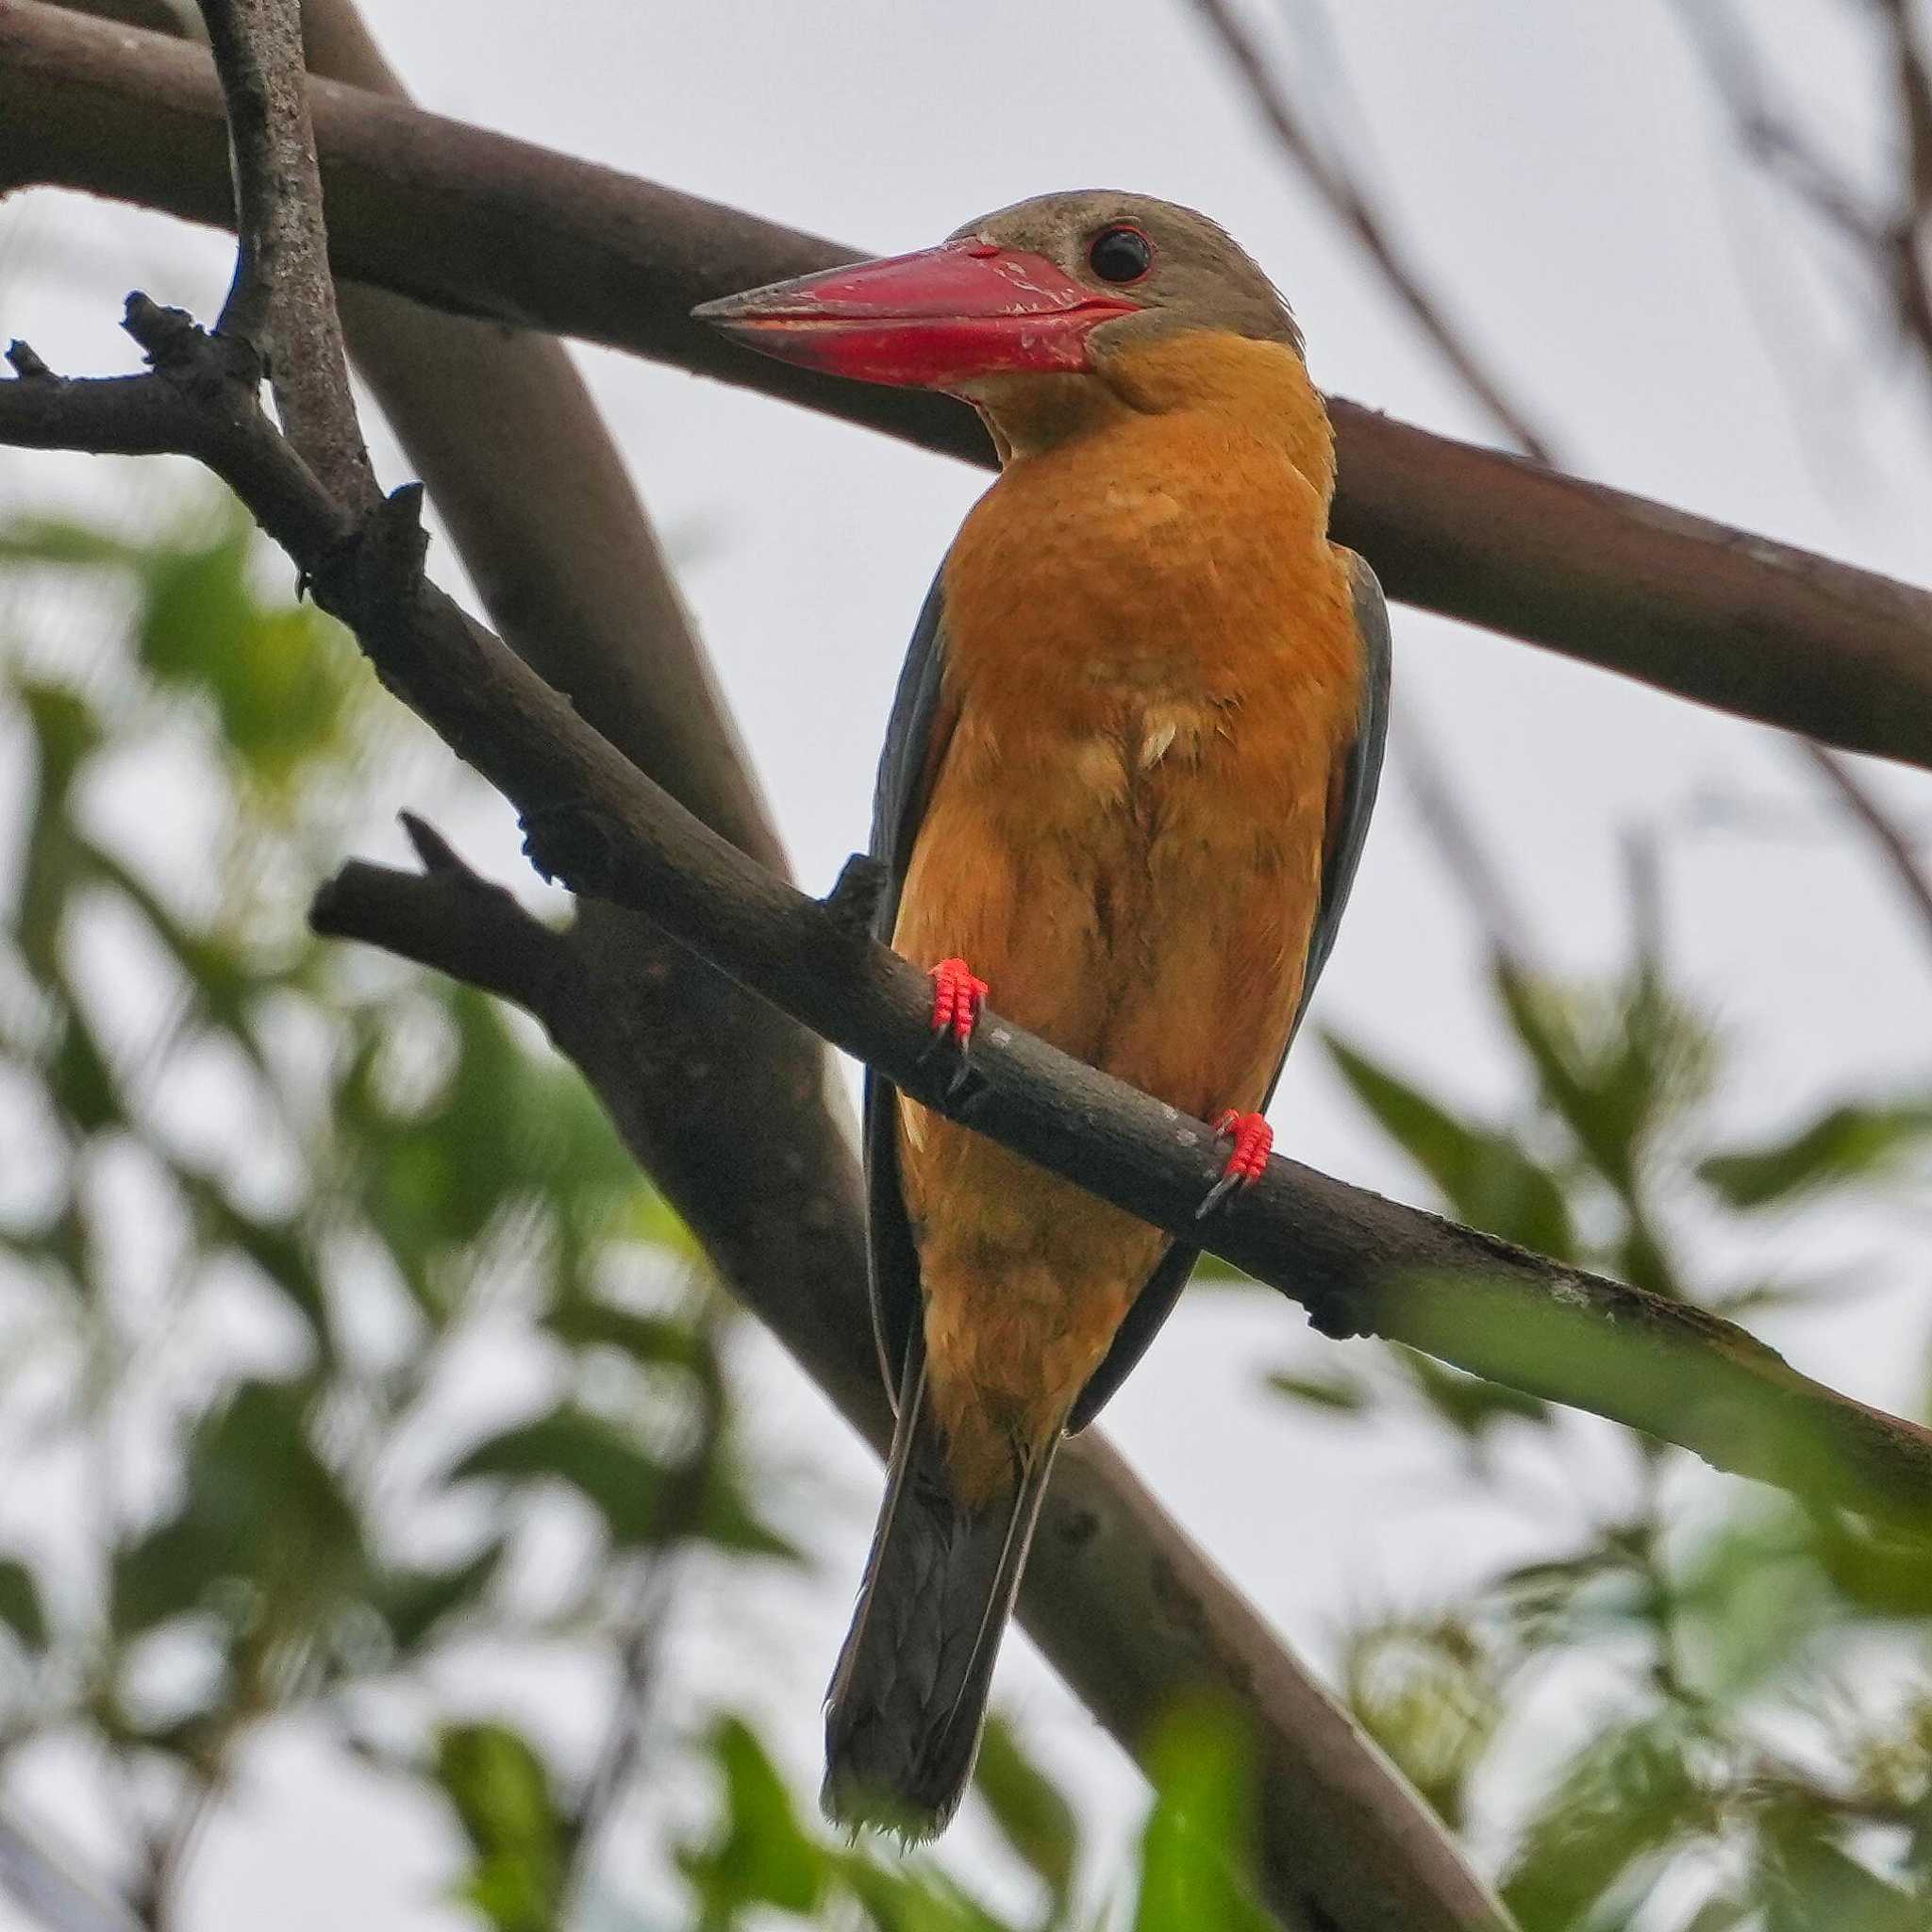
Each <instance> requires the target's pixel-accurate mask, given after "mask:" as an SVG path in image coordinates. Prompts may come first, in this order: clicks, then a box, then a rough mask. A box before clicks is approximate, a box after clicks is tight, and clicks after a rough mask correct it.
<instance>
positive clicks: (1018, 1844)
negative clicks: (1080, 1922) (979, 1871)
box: [973, 1713, 1080, 1916]
mask: <svg viewBox="0 0 1932 1932" xmlns="http://www.w3.org/2000/svg"><path fill="white" fill-rule="evenodd" d="M973 1781H974V1784H975V1785H976V1786H977V1787H978V1789H979V1795H980V1796H981V1797H982V1798H984V1799H985V1800H986V1804H987V1808H988V1809H989V1810H990V1811H991V1813H992V1821H993V1823H994V1824H996V1825H998V1826H999V1829H1000V1834H1001V1836H1002V1837H1003V1838H1005V1840H1006V1841H1007V1842H1008V1844H1009V1845H1010V1846H1012V1848H1013V1850H1014V1851H1015V1852H1016V1853H1017V1854H1018V1855H1019V1856H1020V1857H1021V1858H1022V1859H1024V1861H1025V1863H1026V1864H1027V1865H1029V1866H1030V1867H1031V1868H1032V1869H1033V1870H1034V1871H1035V1872H1036V1873H1038V1874H1039V1875H1040V1877H1041V1880H1042V1881H1043V1882H1044V1884H1045V1885H1046V1888H1047V1890H1049V1891H1050V1892H1051V1893H1052V1894H1053V1901H1054V1907H1055V1913H1056V1915H1057V1916H1058V1914H1059V1913H1061V1912H1063V1911H1064V1910H1065V1908H1066V1904H1067V1898H1068V1894H1069V1893H1070V1892H1071V1891H1072V1890H1073V1884H1074V1862H1075V1860H1076V1858H1077V1857H1078V1855H1079V1849H1080V1833H1079V1825H1078V1823H1077V1821H1076V1820H1075V1818H1074V1808H1073V1807H1072V1806H1071V1805H1069V1804H1068V1803H1067V1801H1066V1799H1065V1798H1064V1797H1063V1796H1061V1794H1060V1791H1059V1789H1058V1786H1057V1785H1055V1784H1054V1782H1053V1780H1052V1779H1051V1778H1049V1777H1048V1776H1047V1775H1046V1774H1045V1773H1044V1772H1043V1771H1041V1769H1040V1767H1039V1766H1038V1765H1037V1764H1035V1763H1034V1762H1033V1760H1032V1759H1031V1758H1030V1757H1027V1756H1026V1754H1025V1752H1024V1751H1023V1750H1022V1749H1021V1747H1020V1740H1019V1739H1018V1737H1017V1736H1016V1735H1015V1734H1014V1731H1013V1727H1012V1726H1011V1725H1010V1724H1008V1723H1007V1721H1006V1719H1005V1718H1003V1717H1001V1716H999V1715H998V1714H997V1713H995V1714H994V1715H993V1716H991V1717H990V1718H989V1719H988V1720H987V1724H986V1734H985V1736H984V1737H983V1738H982V1739H981V1740H980V1745H979V1762H978V1763H977V1765H976V1766H975V1767H974V1773H973Z"/></svg>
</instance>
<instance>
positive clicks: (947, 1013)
mask: <svg viewBox="0 0 1932 1932" xmlns="http://www.w3.org/2000/svg"><path fill="white" fill-rule="evenodd" d="M928 976H929V977H930V979H931V980H932V1044H931V1045H930V1046H928V1047H927V1048H926V1052H927V1053H928V1054H930V1053H933V1052H934V1051H936V1050H938V1049H940V1048H941V1047H944V1046H946V1045H947V1044H950V1045H951V1046H952V1048H953V1051H954V1052H955V1053H956V1054H957V1055H958V1066H956V1067H955V1068H954V1070H953V1077H952V1078H951V1079H950V1080H949V1081H948V1082H947V1083H946V1098H947V1099H948V1100H953V1099H955V1098H957V1097H958V1094H959V1093H960V1092H961V1091H963V1090H964V1089H965V1087H966V1086H967V1084H968V1082H969V1081H970V1080H971V1078H972V1074H973V1067H972V1053H973V1029H974V1026H976V1025H977V1024H979V1011H980V1008H982V1007H984V1006H985V1004H986V990H987V989H986V981H985V980H983V979H981V978H980V977H979V975H978V974H976V973H974V970H973V969H972V967H970V966H969V965H967V963H966V962H965V960H963V959H941V961H940V963H939V964H938V965H937V966H935V967H934V968H933V969H932V971H931V973H930V974H929V975H928Z"/></svg>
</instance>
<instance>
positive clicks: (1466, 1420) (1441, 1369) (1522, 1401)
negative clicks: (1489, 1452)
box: [1394, 1348, 1550, 1440]
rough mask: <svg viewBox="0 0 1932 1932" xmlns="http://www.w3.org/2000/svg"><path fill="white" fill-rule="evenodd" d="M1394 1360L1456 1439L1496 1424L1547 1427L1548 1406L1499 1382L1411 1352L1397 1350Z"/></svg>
mask: <svg viewBox="0 0 1932 1932" xmlns="http://www.w3.org/2000/svg"><path fill="white" fill-rule="evenodd" d="M1394 1355H1395V1358H1396V1359H1397V1360H1398V1361H1399V1362H1401V1364H1402V1365H1403V1367H1404V1368H1405V1369H1406V1370H1407V1373H1408V1377H1409V1380H1410V1381H1411V1382H1413V1383H1414V1384H1415V1387H1416V1390H1417V1392H1418V1393H1419V1394H1420V1395H1421V1396H1422V1398H1423V1400H1424V1402H1426V1403H1427V1404H1428V1406H1429V1407H1431V1408H1432V1409H1433V1410H1434V1411H1435V1412H1436V1414H1437V1415H1438V1416H1439V1417H1440V1418H1441V1420H1442V1421H1443V1422H1445V1423H1447V1424H1449V1426H1450V1427H1451V1428H1452V1429H1454V1430H1455V1431H1456V1432H1457V1434H1458V1435H1461V1436H1468V1437H1470V1438H1471V1439H1472V1440H1474V1439H1476V1438H1478V1437H1481V1436H1483V1435H1485V1434H1487V1433H1488V1431H1489V1430H1490V1429H1491V1427H1492V1426H1493V1425H1494V1424H1497V1423H1501V1422H1527V1423H1547V1422H1548V1421H1549V1419H1550V1407H1549V1404H1548V1403H1546V1402H1544V1401H1543V1400H1542V1399H1541V1397H1540V1396H1536V1395H1525V1394H1524V1392H1523V1391H1522V1390H1520V1389H1510V1388H1507V1387H1505V1386H1504V1384H1502V1383H1501V1382H1486V1381H1484V1379H1483V1378H1482V1377H1481V1376H1480V1375H1472V1374H1468V1373H1467V1372H1466V1371H1465V1370H1462V1369H1456V1368H1451V1367H1450V1366H1449V1365H1448V1364H1447V1363H1446V1362H1439V1361H1436V1360H1434V1359H1432V1358H1431V1357H1428V1356H1425V1355H1422V1354H1420V1353H1418V1352H1417V1351H1416V1350H1414V1349H1412V1348H1398V1349H1396V1350H1395V1351H1394Z"/></svg>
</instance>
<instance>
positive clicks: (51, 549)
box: [0, 516, 144, 569]
mask: <svg viewBox="0 0 1932 1932" xmlns="http://www.w3.org/2000/svg"><path fill="white" fill-rule="evenodd" d="M143 555H144V553H143V552H142V549H141V547H140V546H139V545H137V544H133V543H128V542H125V541H123V540H122V539H121V538H119V537H116V536H115V535H114V534H113V533H112V532H111V531H108V530H103V529H98V528H96V527H95V526H94V525H92V524H83V523H78V522H75V521H74V520H72V519H70V518H67V517H34V516H28V517H19V516H9V517H8V519H7V520H6V521H5V522H4V523H0V558H8V559H10V560H12V561H14V562H16V563H56V564H66V565H69V566H73V567H77V568H82V569H86V568H90V567H93V566H98V565H104V564H106V565H125V564H130V563H138V562H140V560H141V558H142V556H143Z"/></svg>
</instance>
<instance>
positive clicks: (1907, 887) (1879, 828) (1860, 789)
mask: <svg viewBox="0 0 1932 1932" xmlns="http://www.w3.org/2000/svg"><path fill="white" fill-rule="evenodd" d="M1797 748H1798V752H1799V755H1800V756H1801V757H1802V758H1805V759H1806V760H1807V762H1808V763H1809V764H1810V765H1811V767H1812V769H1813V770H1814V771H1816V772H1818V773H1819V774H1820V775H1821V776H1823V777H1824V780H1825V781H1826V783H1828V784H1829V785H1830V786H1831V787H1832V788H1833V790H1834V791H1837V793H1838V795H1839V797H1840V799H1841V800H1843V802H1844V807H1845V809H1846V810H1847V811H1848V812H1850V813H1851V815H1852V816H1853V817H1854V818H1855V819H1856V820H1857V822H1858V823H1859V824H1861V825H1863V826H1864V828H1865V830H1866V831H1867V832H1868V833H1870V834H1871V837H1872V842H1873V844H1874V845H1875V846H1876V847H1877V848H1878V854H1879V857H1880V858H1882V859H1884V861H1885V864H1886V866H1887V868H1888V869H1889V870H1890V873H1891V875H1892V878H1893V880H1894V881H1895V882H1896V884H1897V886H1898V889H1899V891H1901V892H1902V893H1904V895H1905V899H1906V903H1907V906H1909V907H1910V908H1911V909H1912V911H1913V913H1914V914H1915V915H1916V917H1917V918H1918V920H1919V922H1920V924H1922V925H1923V926H1924V928H1925V935H1926V937H1927V938H1928V939H1932V878H1928V877H1927V875H1926V873H1925V869H1924V865H1923V864H1921V862H1920V859H1919V856H1918V854H1917V853H1916V852H1914V851H1913V849H1912V845H1911V841H1909V840H1908V839H1907V837H1906V835H1905V832H1904V831H1903V830H1902V829H1901V827H1900V826H1899V825H1898V824H1897V823H1896V822H1895V821H1894V820H1893V819H1892V817H1891V814H1890V812H1888V811H1887V810H1886V809H1885V808H1884V807H1883V806H1882V805H1881V804H1880V803H1879V802H1878V796H1877V794H1876V793H1875V792H1874V791H1873V790H1872V788H1871V787H1870V786H1869V785H1867V784H1866V783H1865V782H1864V781H1863V780H1862V779H1861V778H1859V776H1858V775H1857V773H1856V772H1854V771H1853V769H1852V767H1851V765H1850V764H1849V762H1848V761H1847V760H1845V759H1844V758H1840V757H1839V756H1838V754H1837V753H1836V752H1829V751H1826V750H1825V748H1824V746H1823V745H1822V744H1813V743H1812V742H1811V741H1810V740H1809V739H1800V740H1799V741H1798V745H1797Z"/></svg>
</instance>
